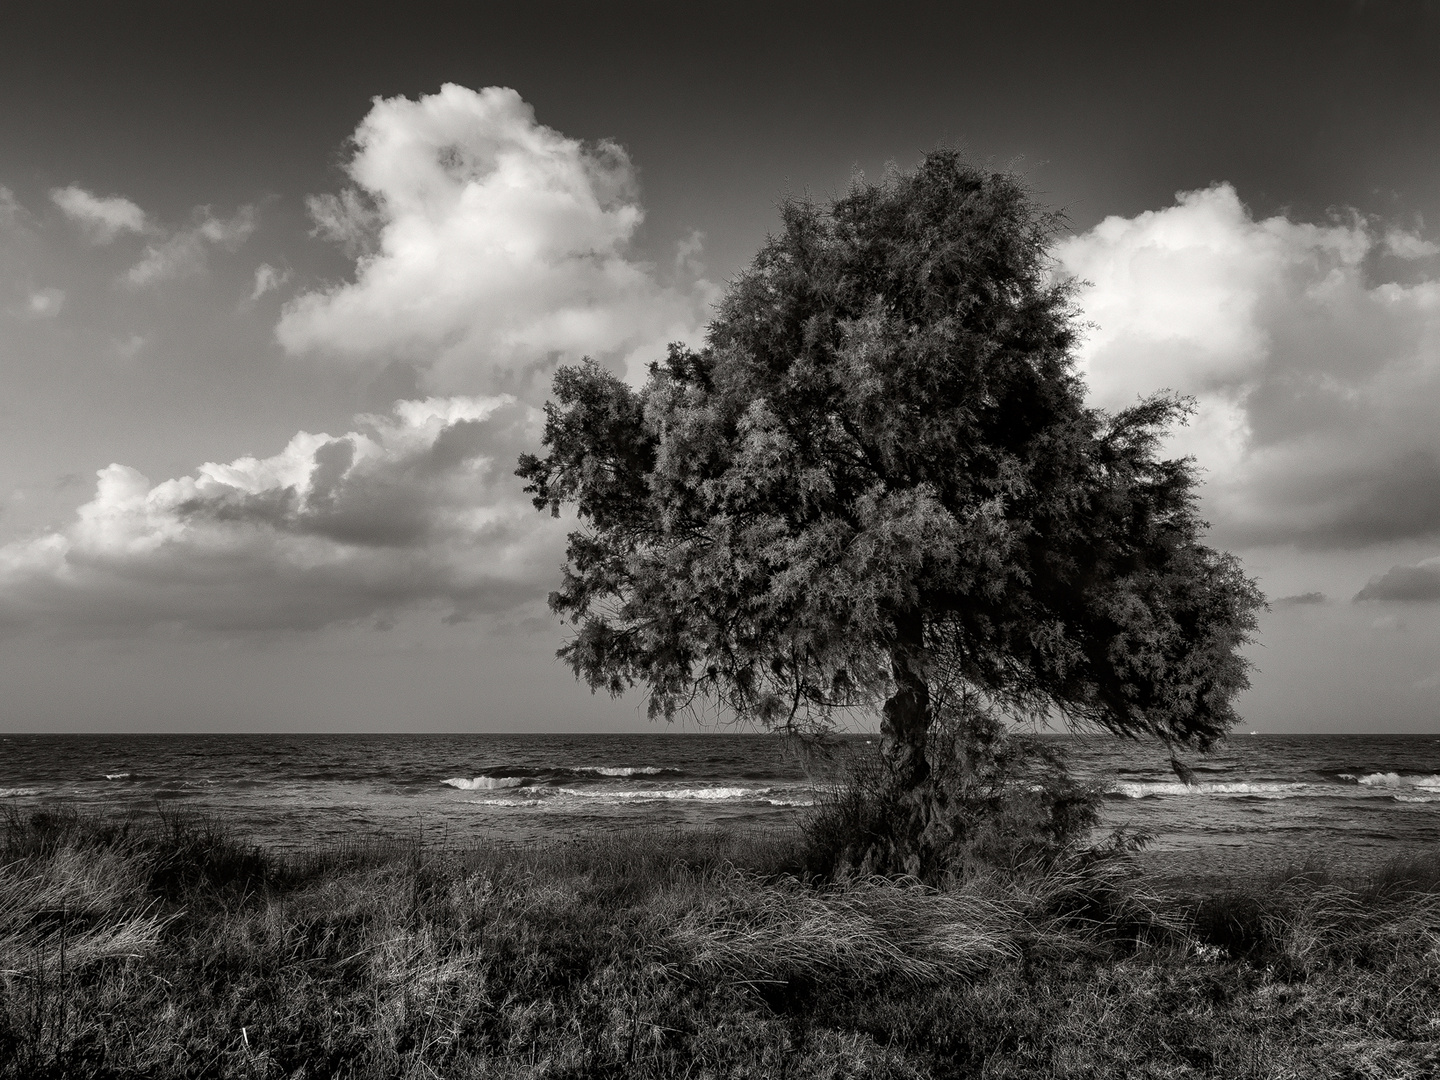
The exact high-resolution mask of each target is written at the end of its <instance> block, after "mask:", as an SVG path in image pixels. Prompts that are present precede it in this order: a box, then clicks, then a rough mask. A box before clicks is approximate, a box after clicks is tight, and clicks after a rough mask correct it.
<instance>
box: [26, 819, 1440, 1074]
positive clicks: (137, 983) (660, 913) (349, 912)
mask: <svg viewBox="0 0 1440 1080" xmlns="http://www.w3.org/2000/svg"><path fill="white" fill-rule="evenodd" d="M804 865H805V852H804V851H803V850H802V841H801V839H800V837H799V836H798V835H792V834H789V833H720V832H707V833H679V832H676V833H648V834H647V833H633V834H621V835H607V836H602V837H593V838H587V839H582V840H576V841H574V842H570V843H556V844H550V845H532V846H514V847H506V846H501V845H495V846H476V847H468V848H464V849H454V848H440V847H421V846H420V845H418V844H415V843H393V844H375V845H357V846H353V847H349V848H343V849H328V850H323V851H315V852H311V853H308V854H305V855H302V856H291V857H285V858H281V857H277V856H273V855H269V854H266V853H264V852H261V851H258V850H256V849H253V848H251V847H248V846H247V845H245V844H244V843H242V842H240V841H239V840H237V839H236V838H234V837H231V836H229V835H227V834H226V833H225V832H224V831H223V830H222V829H220V828H219V827H218V826H216V825H215V824H214V823H207V822H204V821H195V820H187V819H181V818H164V819H161V820H159V821H156V820H154V819H148V820H142V819H138V818H137V819H104V818H88V817H81V816H76V815H74V814H62V813H42V814H37V815H34V816H20V815H18V814H12V815H11V816H10V817H9V818H8V819H7V820H5V821H4V822H3V823H0V1077H26V1078H31V1077H33V1078H42V1077H61V1076H63V1077H142V1076H143V1077H208V1076H225V1077H256V1078H259V1077H271V1078H280V1077H287V1078H288V1077H296V1078H302V1077H328V1076H345V1077H436V1076H439V1077H446V1078H462V1077H516V1078H519V1077H526V1078H531V1077H533V1078H539V1077H612V1076H613V1077H622V1076H623V1077H693V1078H697V1080H698V1078H701V1077H722V1076H729V1077H836V1078H838V1077H897V1078H898V1077H928V1076H944V1077H948V1076H983V1077H1057V1078H1058V1077H1066V1078H1070V1077H1097V1078H1098V1077H1106V1078H1109V1077H1117V1076H1134V1077H1145V1076H1153V1077H1186V1076H1220V1077H1276V1078H1282V1077H1307V1078H1309V1077H1377V1078H1378V1077H1387V1078H1389V1077H1410V1076H1414V1077H1420V1076H1430V1075H1435V1074H1436V1073H1437V1072H1440V860H1431V861H1420V862H1416V863H1411V864H1408V865H1396V866H1392V867H1390V868H1388V869H1387V870H1386V871H1385V872H1383V873H1381V874H1379V875H1373V876H1371V877H1368V878H1365V879H1363V880H1356V881H1346V880H1342V878H1341V877H1340V876H1338V875H1336V874H1332V873H1330V872H1328V871H1327V870H1326V869H1324V868H1322V867H1319V866H1315V865H1310V866H1305V867H1301V868H1299V869H1297V870H1295V871H1293V872H1291V873H1288V874H1286V875H1282V876H1281V877H1278V878H1275V879H1272V880H1268V881H1265V882H1257V883H1254V884H1252V885H1250V886H1248V887H1236V888H1234V889H1231V890H1230V891H1221V892H1211V893H1208V894H1205V895H1199V896H1167V895H1165V894H1163V893H1161V892H1158V891H1157V890H1155V889H1153V888H1151V887H1149V886H1148V885H1147V884H1146V882H1145V880H1144V879H1143V878H1142V877H1141V876H1140V875H1139V874H1138V873H1137V872H1136V871H1135V870H1134V869H1133V868H1132V867H1131V866H1130V864H1128V863H1127V862H1126V861H1124V860H1123V859H1110V860H1090V861H1088V862H1087V861H1085V860H1080V859H1075V860H1071V861H1069V862H1067V863H1062V864H1061V865H1059V866H1056V867H1052V868H1051V869H1049V870H1046V871H1038V870H1032V871H1024V870H1021V871H1012V872H1007V873H1005V874H990V875H987V874H983V873H975V874H971V875H970V876H968V877H966V878H965V879H964V880H952V881H949V882H947V883H946V884H945V885H944V886H943V887H941V888H930V887H925V886H922V885H920V884H919V883H917V882H914V881H907V880H903V879H902V880H898V881H897V880H879V879H869V880H852V881H848V882H845V883H843V884H824V883H820V882H816V881H811V880H807V879H806V878H805V877H804V875H803V874H800V873H799V868H800V867H803V866H804Z"/></svg>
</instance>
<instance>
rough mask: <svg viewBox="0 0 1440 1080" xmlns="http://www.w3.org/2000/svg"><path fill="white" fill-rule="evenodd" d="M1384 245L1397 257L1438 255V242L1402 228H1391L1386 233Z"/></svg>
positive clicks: (1412, 257)
mask: <svg viewBox="0 0 1440 1080" xmlns="http://www.w3.org/2000/svg"><path fill="white" fill-rule="evenodd" d="M1385 247H1386V248H1387V249H1388V250H1389V252H1390V254H1391V255H1394V256H1395V257H1396V258H1399V259H1428V258H1430V257H1431V256H1432V255H1440V244H1437V243H1435V242H1434V241H1433V240H1425V239H1423V238H1422V237H1420V236H1417V235H1416V234H1415V233H1413V232H1406V231H1405V230H1403V229H1391V230H1390V231H1389V232H1388V233H1386V234H1385Z"/></svg>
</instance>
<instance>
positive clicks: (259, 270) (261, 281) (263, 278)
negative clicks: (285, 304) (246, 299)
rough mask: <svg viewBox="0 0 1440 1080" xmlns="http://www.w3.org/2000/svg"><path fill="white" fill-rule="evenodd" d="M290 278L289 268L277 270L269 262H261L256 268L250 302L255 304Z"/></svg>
mask: <svg viewBox="0 0 1440 1080" xmlns="http://www.w3.org/2000/svg"><path fill="white" fill-rule="evenodd" d="M289 280H290V271H289V270H277V269H275V267H273V266H271V265H270V264H269V263H261V264H260V265H259V266H257V267H256V268H255V285H254V287H253V288H252V289H251V290H250V302H251V303H252V304H253V303H254V302H255V301H257V300H259V299H260V298H261V297H262V296H264V295H265V294H266V293H269V292H274V291H275V290H276V289H278V288H280V286H282V285H284V284H285V283H286V282H287V281H289Z"/></svg>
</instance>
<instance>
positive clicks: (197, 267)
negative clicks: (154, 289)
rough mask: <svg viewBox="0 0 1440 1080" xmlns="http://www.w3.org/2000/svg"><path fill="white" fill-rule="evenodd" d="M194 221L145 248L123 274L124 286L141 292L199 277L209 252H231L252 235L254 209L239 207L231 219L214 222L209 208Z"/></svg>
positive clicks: (198, 214)
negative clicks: (191, 224) (212, 250)
mask: <svg viewBox="0 0 1440 1080" xmlns="http://www.w3.org/2000/svg"><path fill="white" fill-rule="evenodd" d="M197 217H198V219H199V220H198V221H197V222H196V224H195V225H194V226H192V227H191V228H189V229H182V230H180V231H178V232H174V233H171V234H170V235H169V236H167V237H165V239H163V240H160V241H158V242H156V243H153V244H150V245H148V246H147V247H146V248H145V253H144V254H143V255H142V256H141V257H140V261H139V262H137V263H136V264H135V265H134V266H132V267H130V269H129V270H127V271H126V272H125V282H126V284H128V285H130V286H133V287H135V288H143V287H144V286H147V285H154V284H156V283H157V282H161V281H167V280H169V279H171V278H177V277H183V276H185V275H187V274H194V273H199V272H200V271H202V270H204V269H205V256H206V251H207V249H208V248H211V247H219V248H222V249H224V250H226V251H234V250H235V249H236V248H238V247H239V246H240V245H241V244H243V243H244V242H245V241H246V240H247V239H248V238H249V237H250V234H251V233H253V232H254V231H255V208H254V207H251V206H242V207H241V208H240V209H239V210H238V211H236V213H235V215H234V217H231V218H217V217H215V216H214V215H212V214H211V213H210V211H209V210H208V208H202V209H201V210H200V211H198V213H197Z"/></svg>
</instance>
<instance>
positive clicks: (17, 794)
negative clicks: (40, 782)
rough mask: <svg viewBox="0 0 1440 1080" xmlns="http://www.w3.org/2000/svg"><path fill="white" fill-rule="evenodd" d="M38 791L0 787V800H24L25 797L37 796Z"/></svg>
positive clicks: (29, 788)
mask: <svg viewBox="0 0 1440 1080" xmlns="http://www.w3.org/2000/svg"><path fill="white" fill-rule="evenodd" d="M39 794H40V789H39V788H33V787H0V799H10V798H24V797H25V796H27V795H39Z"/></svg>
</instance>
